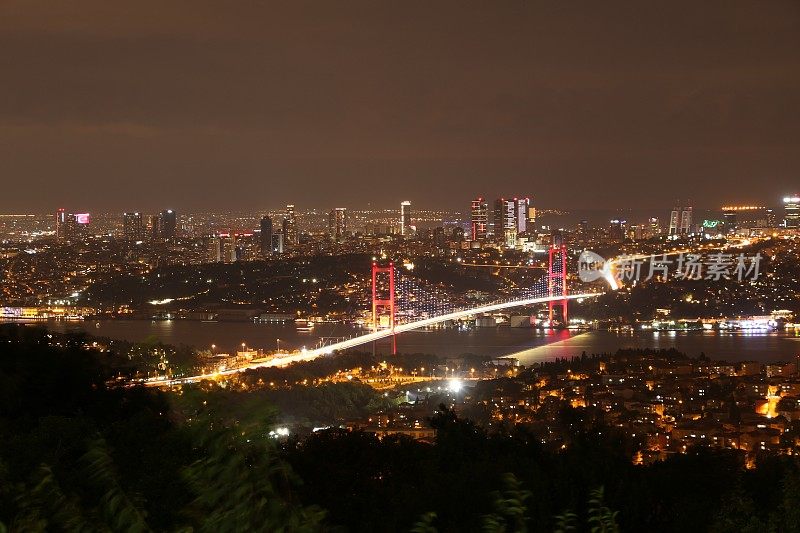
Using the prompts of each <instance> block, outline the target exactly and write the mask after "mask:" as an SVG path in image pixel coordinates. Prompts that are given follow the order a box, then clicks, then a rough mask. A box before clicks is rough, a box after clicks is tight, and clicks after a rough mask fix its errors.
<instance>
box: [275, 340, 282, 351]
mask: <svg viewBox="0 0 800 533" xmlns="http://www.w3.org/2000/svg"><path fill="white" fill-rule="evenodd" d="M275 340H276V341H278V351H279V352H280V351H281V340H280V339H275Z"/></svg>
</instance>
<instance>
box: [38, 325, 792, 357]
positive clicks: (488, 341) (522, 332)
mask: <svg viewBox="0 0 800 533" xmlns="http://www.w3.org/2000/svg"><path fill="white" fill-rule="evenodd" d="M38 324H45V325H46V327H48V328H50V329H52V330H54V331H59V332H65V331H72V330H85V331H87V332H88V333H89V334H91V335H96V336H102V337H110V338H116V339H124V340H129V341H142V340H144V339H147V338H148V337H155V338H157V339H159V340H160V341H162V342H164V343H167V344H173V345H179V344H186V345H190V346H194V347H197V348H210V347H211V345H212V344H215V345H216V347H217V348H216V349H217V351H218V352H230V351H233V350H236V349H237V348H238V347H240V346H241V344H242V343H246V344H247V346H248V347H253V348H263V349H265V350H274V349H275V348H277V347H278V339H280V347H281V348H282V349H298V348H302V347H304V346H305V347H308V348H312V347H314V346H316V345H317V343H318V342H319V341H320V338H322V337H350V336H353V335H358V334H363V333H365V330H363V329H360V328H357V327H354V326H350V325H344V324H317V325H316V326H315V327H314V329H313V330H312V331H309V332H300V331H297V329H296V328H295V326H294V325H293V324H254V323H251V322H198V321H189V320H175V321H149V320H102V321H99V322H95V321H85V322H59V321H50V322H46V323H38ZM334 340H337V339H334ZM328 342H331V339H328ZM634 347H644V348H671V347H674V348H676V349H677V350H679V351H681V352H684V353H686V354H688V355H691V356H697V355H699V354H700V353H701V352H703V353H705V354H706V355H707V356H708V357H710V358H712V359H725V360H728V361H745V360H754V361H760V362H764V363H766V362H772V361H788V360H791V359H794V357H795V356H796V355H798V354H800V335H797V334H795V332H758V333H743V332H704V331H692V332H652V331H651V332H644V331H641V332H639V331H637V332H628V333H625V332H611V331H588V332H577V331H576V332H573V331H549V330H536V329H522V328H508V327H503V328H476V329H469V330H455V329H440V330H420V331H412V332H408V333H403V334H401V335H399V336H398V350H399V351H400V352H403V353H432V354H437V355H440V356H446V357H457V356H459V355H463V354H467V353H473V354H480V355H489V356H492V357H502V356H513V357H516V358H518V359H519V360H520V362H521V363H522V364H530V363H533V362H537V361H547V360H552V359H556V358H559V357H570V356H576V355H580V354H581V352H583V351H585V352H586V353H587V354H592V353H613V352H615V351H616V350H617V349H618V348H634ZM362 349H363V350H371V349H372V346H371V345H365V346H363V348H362ZM375 349H376V352H378V353H384V354H386V353H389V350H390V345H389V341H388V340H384V341H380V342H378V343H377V345H376V347H375Z"/></svg>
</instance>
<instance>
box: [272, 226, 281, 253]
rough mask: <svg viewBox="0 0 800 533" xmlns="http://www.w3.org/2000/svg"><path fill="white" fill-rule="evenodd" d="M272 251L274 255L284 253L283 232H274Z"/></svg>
mask: <svg viewBox="0 0 800 533" xmlns="http://www.w3.org/2000/svg"><path fill="white" fill-rule="evenodd" d="M272 253H273V254H274V255H280V254H282V253H283V233H281V232H280V231H279V232H277V233H273V234H272Z"/></svg>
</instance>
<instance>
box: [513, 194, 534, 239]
mask: <svg viewBox="0 0 800 533" xmlns="http://www.w3.org/2000/svg"><path fill="white" fill-rule="evenodd" d="M514 201H515V202H516V204H517V211H516V213H515V218H516V221H515V222H516V226H517V234H520V233H526V232H527V231H528V209H529V207H530V205H531V199H530V198H514Z"/></svg>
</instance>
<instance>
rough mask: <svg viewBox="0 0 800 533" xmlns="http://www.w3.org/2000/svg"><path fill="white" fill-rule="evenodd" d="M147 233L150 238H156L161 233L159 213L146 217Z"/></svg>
mask: <svg viewBox="0 0 800 533" xmlns="http://www.w3.org/2000/svg"><path fill="white" fill-rule="evenodd" d="M147 233H148V236H149V237H150V239H152V240H155V239H158V238H159V236H160V235H161V215H150V216H148V217H147Z"/></svg>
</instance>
